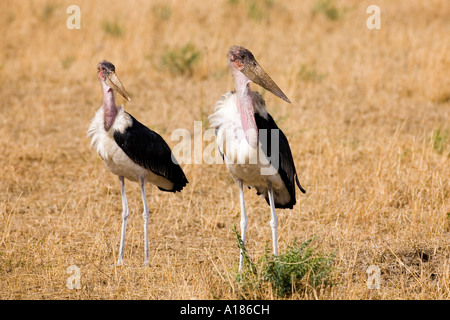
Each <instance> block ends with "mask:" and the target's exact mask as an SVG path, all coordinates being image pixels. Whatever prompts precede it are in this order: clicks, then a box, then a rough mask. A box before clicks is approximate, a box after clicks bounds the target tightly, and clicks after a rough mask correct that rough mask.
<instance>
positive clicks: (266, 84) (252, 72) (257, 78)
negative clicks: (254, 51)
mask: <svg viewBox="0 0 450 320" xmlns="http://www.w3.org/2000/svg"><path fill="white" fill-rule="evenodd" d="M241 72H242V73H243V74H245V75H246V76H247V78H249V79H250V80H251V81H253V82H254V83H256V84H257V85H260V86H261V87H263V88H264V89H266V90H269V91H270V92H272V93H273V94H274V95H276V96H277V97H278V98H280V99H283V100H284V101H286V102H288V103H291V101H290V100H289V99H288V97H286V95H285V94H284V93H283V91H281V89H280V88H279V87H278V86H277V84H276V83H275V82H274V81H273V80H272V79H271V78H270V77H269V75H268V74H267V73H266V72H265V71H264V69H263V68H262V67H261V66H260V65H259V63H258V62H256V60H253V61H250V62H247V63H245V64H244V68H243V69H242V70H241Z"/></svg>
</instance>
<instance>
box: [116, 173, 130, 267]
mask: <svg viewBox="0 0 450 320" xmlns="http://www.w3.org/2000/svg"><path fill="white" fill-rule="evenodd" d="M119 181H120V192H121V193H122V232H121V235H120V248H119V259H118V260H117V265H118V266H120V265H122V263H123V247H124V246H125V234H126V230H127V221H128V214H129V212H128V203H127V195H126V193H125V180H124V178H123V177H119Z"/></svg>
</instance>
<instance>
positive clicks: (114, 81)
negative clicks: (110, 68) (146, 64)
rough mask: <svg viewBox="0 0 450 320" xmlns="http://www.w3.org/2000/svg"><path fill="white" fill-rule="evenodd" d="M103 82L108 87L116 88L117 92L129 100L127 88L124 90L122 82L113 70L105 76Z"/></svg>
mask: <svg viewBox="0 0 450 320" xmlns="http://www.w3.org/2000/svg"><path fill="white" fill-rule="evenodd" d="M105 82H106V84H107V85H108V86H109V87H111V88H113V89H114V90H116V91H117V92H119V93H120V94H121V95H122V96H123V97H124V98H125V99H127V100H128V101H131V98H130V96H129V95H128V92H127V90H125V88H124V87H123V84H122V82H120V80H119V78H118V77H117V76H116V74H115V73H114V72H111V73H110V74H109V75H108V76H107V77H106V80H105Z"/></svg>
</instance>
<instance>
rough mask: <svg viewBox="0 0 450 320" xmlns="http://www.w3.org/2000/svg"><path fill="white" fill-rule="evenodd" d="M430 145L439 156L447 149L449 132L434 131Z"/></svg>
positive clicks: (449, 139) (449, 138) (449, 141)
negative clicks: (431, 144)
mask: <svg viewBox="0 0 450 320" xmlns="http://www.w3.org/2000/svg"><path fill="white" fill-rule="evenodd" d="M432 143H433V149H434V150H436V151H437V152H438V153H439V154H443V153H444V151H445V150H446V149H447V146H448V144H449V143H450V130H449V129H446V130H441V128H438V129H436V130H435V131H434V132H433V138H432ZM449 155H450V153H449Z"/></svg>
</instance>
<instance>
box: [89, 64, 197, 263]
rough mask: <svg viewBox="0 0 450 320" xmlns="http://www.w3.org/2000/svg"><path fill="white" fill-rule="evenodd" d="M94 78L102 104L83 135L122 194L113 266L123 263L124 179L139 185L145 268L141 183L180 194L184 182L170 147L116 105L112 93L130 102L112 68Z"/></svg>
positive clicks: (99, 69)
mask: <svg viewBox="0 0 450 320" xmlns="http://www.w3.org/2000/svg"><path fill="white" fill-rule="evenodd" d="M97 75H98V78H99V79H100V83H101V85H102V89H103V105H102V106H101V108H100V109H99V110H98V111H97V112H96V114H95V116H94V118H93V119H92V122H91V125H90V127H89V130H88V132H87V134H88V136H89V137H91V145H92V146H93V147H94V149H95V151H97V153H98V155H99V156H100V157H101V158H102V159H103V160H104V162H105V164H106V166H107V167H108V169H109V170H110V171H111V172H112V173H114V174H115V175H117V176H118V177H119V181H120V189H121V193H122V208H123V211H122V232H121V237H120V249H119V258H118V261H117V265H121V264H122V263H123V250H124V245H125V233H126V227H127V221H128V214H129V211H128V204H127V197H126V194H125V178H127V179H128V180H131V181H135V182H139V184H140V186H141V192H142V202H143V205H144V212H143V218H144V233H145V235H144V236H145V241H144V243H145V262H144V265H148V257H149V252H148V216H149V210H148V205H147V199H146V195H145V183H146V182H150V183H153V184H154V185H156V186H157V187H158V188H159V189H160V190H162V191H168V192H177V191H181V190H182V189H183V188H184V186H186V184H187V183H188V181H187V179H186V176H185V175H184V172H183V170H182V169H181V167H180V166H179V165H178V163H177V161H176V159H175V157H174V156H173V154H172V151H171V150H170V147H169V146H168V145H167V143H166V142H165V141H164V139H163V138H162V137H161V136H160V135H159V134H157V133H156V132H154V131H152V130H150V129H149V128H147V127H146V126H144V125H143V124H141V123H140V122H139V121H137V120H136V119H135V118H134V117H133V116H132V115H131V114H129V113H128V112H126V111H125V110H124V108H123V106H122V107H119V106H116V103H115V100H114V90H116V91H117V92H119V93H120V94H121V95H122V96H123V97H124V98H125V99H127V100H128V101H131V99H130V97H129V95H128V93H127V91H126V90H125V88H124V87H123V85H122V83H121V82H120V80H119V78H118V77H117V76H116V73H115V67H114V65H113V64H112V63H110V62H108V61H102V62H100V63H99V64H98V66H97Z"/></svg>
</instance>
